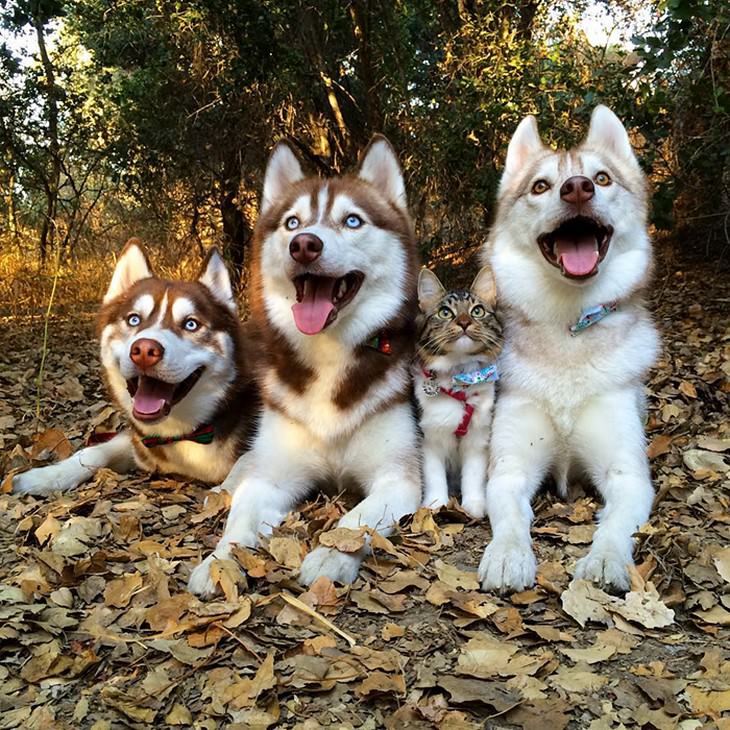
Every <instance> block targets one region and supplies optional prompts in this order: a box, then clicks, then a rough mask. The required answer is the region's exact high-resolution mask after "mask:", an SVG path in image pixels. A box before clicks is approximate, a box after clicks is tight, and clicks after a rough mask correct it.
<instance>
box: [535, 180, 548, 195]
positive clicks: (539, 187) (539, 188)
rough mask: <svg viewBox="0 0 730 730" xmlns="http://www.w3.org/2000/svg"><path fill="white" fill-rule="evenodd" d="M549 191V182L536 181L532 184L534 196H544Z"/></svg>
mask: <svg viewBox="0 0 730 730" xmlns="http://www.w3.org/2000/svg"><path fill="white" fill-rule="evenodd" d="M547 190H550V183H549V182H548V181H547V180H536V181H535V182H534V183H532V192H533V194H534V195H542V194H543V193H544V192H546V191H547Z"/></svg>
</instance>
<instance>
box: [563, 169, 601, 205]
mask: <svg viewBox="0 0 730 730" xmlns="http://www.w3.org/2000/svg"><path fill="white" fill-rule="evenodd" d="M595 192H596V188H595V186H594V185H593V181H592V180H590V179H589V178H587V177H585V176H584V175H573V177H569V178H568V179H567V180H566V181H565V182H564V183H563V184H562V185H561V186H560V197H561V198H562V199H563V200H564V201H565V202H566V203H573V204H574V205H583V203H587V202H588V201H589V200H590V199H591V198H592V197H593V194H594V193H595Z"/></svg>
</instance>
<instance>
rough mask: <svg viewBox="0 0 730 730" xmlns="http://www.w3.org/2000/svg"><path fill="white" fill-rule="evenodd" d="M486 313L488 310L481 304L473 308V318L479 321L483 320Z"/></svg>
mask: <svg viewBox="0 0 730 730" xmlns="http://www.w3.org/2000/svg"><path fill="white" fill-rule="evenodd" d="M486 313H487V310H486V309H484V307H483V306H482V305H481V304H477V305H476V306H475V307H472V308H471V316H472V317H476V318H477V319H481V318H482V317H483V316H484V315H485V314H486Z"/></svg>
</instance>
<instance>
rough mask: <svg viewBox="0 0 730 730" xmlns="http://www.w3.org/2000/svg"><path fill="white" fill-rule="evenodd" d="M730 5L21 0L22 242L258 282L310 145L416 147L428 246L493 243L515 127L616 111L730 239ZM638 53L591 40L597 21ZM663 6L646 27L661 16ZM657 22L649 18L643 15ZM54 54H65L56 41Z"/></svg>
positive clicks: (468, 247)
mask: <svg viewBox="0 0 730 730" xmlns="http://www.w3.org/2000/svg"><path fill="white" fill-rule="evenodd" d="M725 5H726V4H725V3H722V2H721V1H720V0H704V1H701V0H670V1H669V2H668V3H667V4H666V5H663V6H661V8H660V6H659V5H656V6H647V5H646V4H645V3H638V2H637V1H636V0H609V2H604V3H601V4H598V3H596V2H588V1H587V0H586V1H585V2H583V3H582V4H575V3H557V4H556V3H547V2H544V0H530V1H529V2H526V3H512V2H501V1H498V0H459V1H458V2H446V1H445V0H407V1H404V2H399V3H385V2H382V1H381V0H373V1H372V2H367V3H365V2H362V1H361V0H349V2H346V3H341V2H336V1H335V0H325V2H318V3H313V2H306V1H304V0H285V1H284V2H281V1H274V0H262V1H260V2H254V1H253V0H240V1H239V2H230V0H205V1H204V0H191V1H190V2H186V3H184V4H180V3H173V2H171V1H169V0H154V1H145V2H141V1H140V2H128V3H116V2H111V0H78V1H77V2H64V1H63V0H57V1H54V2H50V1H48V2H46V1H45V0H44V1H43V2H40V1H31V0H14V1H13V2H10V3H9V4H8V5H7V7H6V9H5V10H4V11H3V14H2V16H1V17H2V21H3V24H4V26H5V28H6V29H8V30H9V31H10V33H11V34H15V35H16V36H19V35H21V34H23V33H25V34H26V35H27V34H28V33H31V32H32V33H34V34H35V38H36V48H37V52H36V53H35V56H34V57H33V56H32V54H31V55H30V56H29V55H28V54H27V53H26V54H25V57H23V54H22V53H20V52H19V51H18V48H17V44H16V46H15V47H14V48H11V45H9V44H5V45H4V46H3V48H2V53H0V74H2V80H3V81H6V82H7V83H6V84H5V86H6V88H7V91H0V111H2V116H1V119H2V121H0V144H1V145H2V155H1V157H0V159H2V170H0V180H2V181H3V185H4V186H7V189H6V190H5V191H4V195H3V196H2V200H1V201H0V205H1V206H3V216H2V220H3V226H4V228H3V233H2V236H3V240H6V241H7V242H9V243H10V242H13V241H15V243H13V244H12V245H14V246H16V247H17V246H20V247H25V248H26V249H34V250H36V251H38V253H39V254H40V256H41V258H43V257H45V255H46V254H47V251H48V250H49V247H52V246H54V245H55V244H56V243H58V244H59V245H61V246H62V247H64V250H65V251H66V252H72V253H73V254H74V255H76V256H78V257H84V256H89V255H92V256H93V255H94V254H98V253H99V252H100V251H102V250H106V249H107V248H112V249H116V248H117V247H118V246H119V244H120V243H121V241H122V240H123V239H124V238H125V237H126V236H129V235H132V234H136V235H140V234H141V235H143V236H145V237H147V238H148V239H151V240H153V241H157V242H158V244H159V247H160V253H161V255H163V256H166V257H167V258H168V259H169V260H170V261H171V262H174V261H176V260H179V259H180V258H182V259H184V258H185V256H186V254H187V252H189V251H195V252H196V253H197V251H198V250H199V249H201V248H203V247H204V246H205V245H208V244H209V243H212V242H215V243H217V244H219V245H223V246H224V247H225V248H226V250H227V251H228V253H229V256H230V258H231V260H232V261H233V263H234V264H235V267H236V270H237V271H243V270H244V268H245V264H246V252H247V249H248V245H249V243H250V239H251V233H252V227H253V223H254V221H255V215H256V205H257V199H258V194H259V188H260V183H261V175H262V171H263V168H264V165H265V160H266V157H267V154H268V151H269V149H270V148H271V146H272V144H273V143H274V142H275V141H276V140H277V139H278V138H281V137H286V138H289V139H290V140H291V141H292V142H293V144H294V145H295V146H296V147H297V149H298V150H299V152H300V154H301V155H302V157H303V158H304V159H305V161H306V162H307V163H308V164H309V166H310V167H311V168H312V169H313V170H315V171H319V172H321V173H331V172H337V171H340V170H342V169H344V168H345V167H348V166H350V165H352V164H354V163H355V162H356V159H357V153H358V150H360V149H361V148H362V147H363V146H364V144H365V143H366V142H367V140H368V138H369V137H370V135H371V134H372V133H373V132H375V131H382V132H384V133H385V134H387V135H388V136H389V137H390V138H391V139H392V141H393V143H394V144H395V146H396V147H397V149H398V150H399V153H400V154H401V158H402V160H403V164H404V169H405V172H406V175H407V178H408V188H409V191H410V194H411V198H412V201H411V202H412V206H413V209H414V213H415V214H416V219H417V221H418V226H419V234H420V236H421V240H422V241H423V246H424V250H425V251H426V252H427V253H429V254H430V255H432V256H433V257H434V258H435V259H438V260H443V261H449V260H452V259H457V260H463V259H464V258H465V257H468V255H469V253H470V251H472V250H473V249H474V248H475V247H476V246H478V244H479V243H480V242H481V241H482V240H483V238H484V234H485V232H486V229H487V226H488V224H489V221H490V219H491V215H492V205H493V200H494V195H495V191H496V185H497V181H498V177H499V172H500V169H501V160H502V156H503V154H504V150H505V148H506V144H507V142H508V139H509V136H510V134H511V133H512V131H513V130H514V127H515V125H516V124H517V122H518V121H519V119H520V118H521V117H522V116H523V115H524V114H527V113H534V114H537V115H538V116H539V119H540V125H541V128H542V130H543V131H544V133H545V136H546V138H547V139H549V140H550V141H552V142H554V143H560V144H569V143H572V142H574V141H576V139H577V136H578V134H579V133H580V130H582V129H583V128H584V125H585V123H586V121H587V119H588V115H589V113H590V111H591V109H592V108H593V107H594V106H595V104H596V103H598V102H604V103H607V104H609V105H610V106H611V107H613V108H614V109H615V110H616V112H617V113H618V114H619V115H620V116H621V117H622V118H623V119H624V120H625V122H626V123H627V125H628V126H629V128H630V130H631V132H632V134H633V136H634V139H635V141H636V143H637V145H638V146H639V147H640V152H641V156H642V159H643V162H644V165H645V167H646V169H647V170H648V171H649V172H650V174H651V175H652V177H653V179H654V182H655V208H654V221H655V223H656V225H657V226H659V227H663V228H672V227H674V226H675V223H676V224H677V225H678V227H679V230H680V231H682V232H683V234H684V232H685V231H689V232H690V235H692V234H693V233H694V234H697V233H698V232H699V230H700V229H699V227H698V226H697V225H696V223H697V222H698V221H702V223H703V227H702V231H703V234H702V245H703V247H704V249H705V250H706V251H708V252H709V251H710V250H713V251H714V250H719V249H718V247H719V248H720V249H721V248H722V247H723V246H724V245H727V239H726V236H725V234H724V232H723V231H724V230H725V223H726V221H727V211H728V207H729V206H728V178H729V177H730V173H728V157H727V156H728V152H727V150H728V144H727V141H728V134H729V132H728V91H727V88H728V83H727V82H728V27H729V23H730V21H729V19H728V10H727V8H726V7H725ZM600 7H604V8H608V12H609V14H610V13H613V15H614V17H615V18H617V19H618V21H617V22H621V23H623V24H624V25H627V24H630V23H631V22H632V18H634V17H637V16H641V17H644V18H645V21H646V22H645V25H648V27H647V28H644V29H643V31H642V35H641V37H640V38H636V39H635V44H634V47H633V48H632V47H631V46H625V45H620V44H614V45H609V46H607V47H602V46H597V45H594V44H592V43H590V42H589V40H588V38H587V37H586V35H585V33H584V32H583V30H582V29H581V25H580V21H581V18H582V15H583V13H587V12H593V11H595V10H596V9H597V8H600ZM642 14H643V15H642ZM633 22H634V25H635V26H636V25H637V23H636V21H633ZM44 49H45V50H44Z"/></svg>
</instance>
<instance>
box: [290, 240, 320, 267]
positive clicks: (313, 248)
mask: <svg viewBox="0 0 730 730" xmlns="http://www.w3.org/2000/svg"><path fill="white" fill-rule="evenodd" d="M323 248H324V243H322V239H321V238H320V237H319V236H315V235H314V233H299V234H297V235H296V236H294V238H292V240H291V241H290V242H289V255H290V256H291V257H292V258H293V259H294V260H295V261H296V262H297V263H298V264H304V265H305V266H306V265H307V264H311V263H312V262H313V261H316V260H317V259H318V258H319V256H320V254H321V253H322V249H323Z"/></svg>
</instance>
